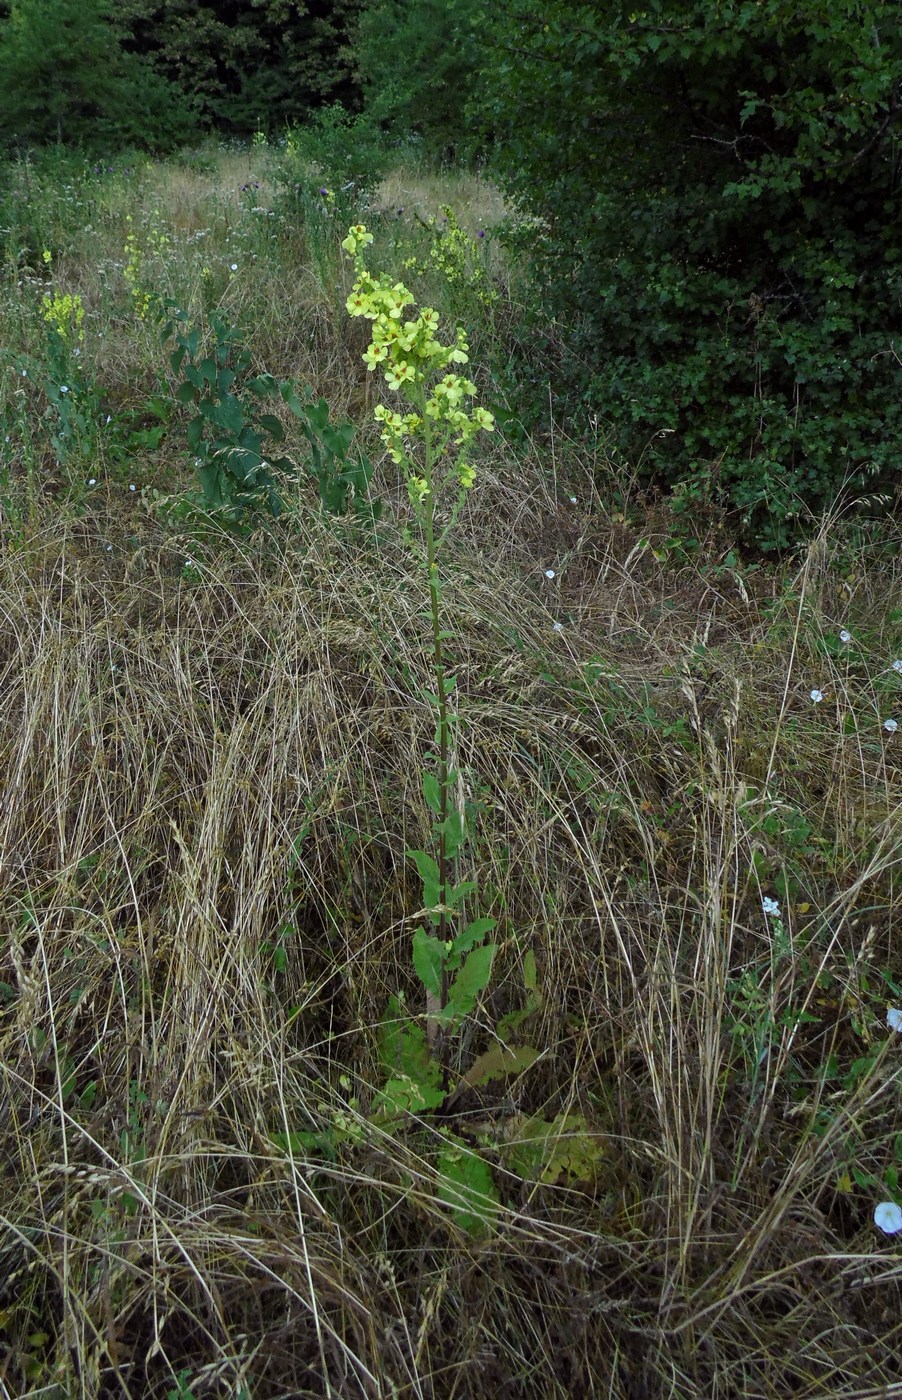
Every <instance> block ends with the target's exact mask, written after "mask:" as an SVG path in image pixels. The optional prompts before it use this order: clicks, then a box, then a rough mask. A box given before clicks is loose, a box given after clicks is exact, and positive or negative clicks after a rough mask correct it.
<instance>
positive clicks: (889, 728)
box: [883, 719, 899, 734]
mask: <svg viewBox="0 0 902 1400" xmlns="http://www.w3.org/2000/svg"><path fill="white" fill-rule="evenodd" d="M883 727H884V729H885V730H886V732H887V734H895V732H896V730H897V729H898V728H899V725H898V722H897V721H896V720H894V719H885V720H884V721H883Z"/></svg>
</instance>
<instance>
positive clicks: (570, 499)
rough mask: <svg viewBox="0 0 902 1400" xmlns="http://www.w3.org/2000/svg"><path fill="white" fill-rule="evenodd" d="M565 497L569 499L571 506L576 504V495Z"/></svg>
mask: <svg viewBox="0 0 902 1400" xmlns="http://www.w3.org/2000/svg"><path fill="white" fill-rule="evenodd" d="M567 499H568V500H569V502H570V504H571V505H572V506H575V505H576V497H575V496H568V497H567Z"/></svg>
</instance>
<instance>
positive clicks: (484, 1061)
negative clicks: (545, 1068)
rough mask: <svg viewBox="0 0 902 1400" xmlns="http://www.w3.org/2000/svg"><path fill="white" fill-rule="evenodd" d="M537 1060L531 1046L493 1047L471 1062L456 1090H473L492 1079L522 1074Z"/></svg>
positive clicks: (535, 1051)
mask: <svg viewBox="0 0 902 1400" xmlns="http://www.w3.org/2000/svg"><path fill="white" fill-rule="evenodd" d="M538 1058H539V1051H538V1050H536V1049H535V1048H534V1046H532V1045H493V1046H492V1048H491V1050H486V1051H485V1053H484V1054H482V1055H479V1056H478V1057H477V1058H476V1059H475V1060H474V1061H473V1063H472V1064H471V1066H470V1068H469V1069H468V1070H467V1072H466V1074H465V1075H464V1077H463V1079H462V1080H461V1081H460V1085H459V1086H458V1088H460V1087H463V1086H466V1087H467V1088H468V1089H475V1088H478V1087H479V1086H480V1085H482V1084H488V1083H489V1082H490V1081H491V1080H493V1079H504V1078H506V1076H507V1075H509V1074H522V1073H523V1071H524V1070H527V1069H531V1068H532V1066H533V1065H534V1064H535V1062H536V1060H537V1059H538Z"/></svg>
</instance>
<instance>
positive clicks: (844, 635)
mask: <svg viewBox="0 0 902 1400" xmlns="http://www.w3.org/2000/svg"><path fill="white" fill-rule="evenodd" d="M839 640H840V641H841V642H851V640H852V633H851V632H847V631H846V629H845V627H844V628H843V629H842V631H841V632H840V634H839Z"/></svg>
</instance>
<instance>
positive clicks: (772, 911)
mask: <svg viewBox="0 0 902 1400" xmlns="http://www.w3.org/2000/svg"><path fill="white" fill-rule="evenodd" d="M761 908H762V909H763V910H764V912H765V914H767V916H768V918H772V919H779V917H780V906H779V904H778V903H777V901H776V900H775V899H771V897H770V895H765V896H764V898H763V899H762V901H761Z"/></svg>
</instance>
